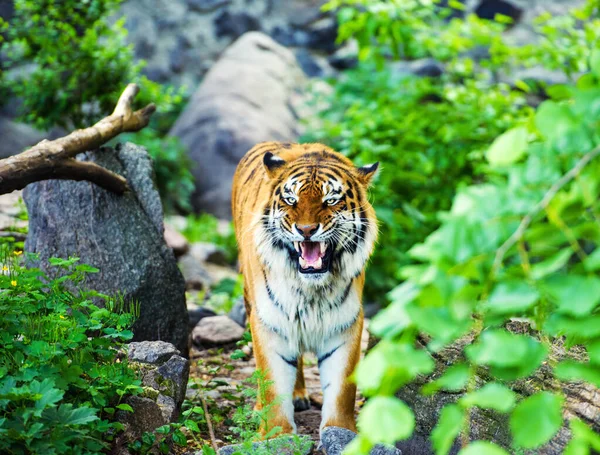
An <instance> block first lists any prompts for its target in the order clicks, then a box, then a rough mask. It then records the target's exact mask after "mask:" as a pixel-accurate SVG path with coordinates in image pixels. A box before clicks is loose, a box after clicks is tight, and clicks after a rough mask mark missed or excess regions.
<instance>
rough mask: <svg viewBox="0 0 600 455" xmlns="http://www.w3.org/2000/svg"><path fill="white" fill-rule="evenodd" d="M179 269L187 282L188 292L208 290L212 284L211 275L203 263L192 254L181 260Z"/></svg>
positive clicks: (185, 255) (182, 257) (184, 256)
mask: <svg viewBox="0 0 600 455" xmlns="http://www.w3.org/2000/svg"><path fill="white" fill-rule="evenodd" d="M179 269H180V270H181V274H182V275H183V278H184V280H185V288H186V289H188V290H190V289H197V290H200V289H207V288H209V287H210V286H211V284H212V280H211V278H210V275H209V274H208V273H207V272H206V270H205V269H204V267H203V266H202V263H201V262H200V261H198V259H196V258H195V257H194V256H192V255H191V254H190V253H187V254H184V255H183V256H181V257H180V258H179Z"/></svg>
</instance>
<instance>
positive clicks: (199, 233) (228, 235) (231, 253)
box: [182, 213, 237, 264]
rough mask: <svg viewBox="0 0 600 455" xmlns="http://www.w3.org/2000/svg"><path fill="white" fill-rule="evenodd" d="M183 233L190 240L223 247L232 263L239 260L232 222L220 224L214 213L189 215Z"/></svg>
mask: <svg viewBox="0 0 600 455" xmlns="http://www.w3.org/2000/svg"><path fill="white" fill-rule="evenodd" d="M182 233H183V235H184V236H185V237H186V238H187V239H188V240H189V241H190V242H209V243H214V244H215V245H218V246H220V247H221V248H223V249H224V250H225V252H226V254H227V259H228V261H229V262H230V263H231V264H234V263H235V261H236V260H237V241H236V240H235V233H234V232H233V227H232V225H231V223H229V224H228V225H226V226H225V225H224V224H220V223H219V220H218V219H217V218H215V217H214V216H213V215H210V214H208V213H203V214H201V215H190V216H188V217H187V220H186V225H185V228H184V229H183V231H182Z"/></svg>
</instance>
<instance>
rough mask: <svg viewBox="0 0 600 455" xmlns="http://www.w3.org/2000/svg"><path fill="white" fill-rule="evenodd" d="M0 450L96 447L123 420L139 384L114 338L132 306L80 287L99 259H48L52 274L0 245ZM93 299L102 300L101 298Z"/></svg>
mask: <svg viewBox="0 0 600 455" xmlns="http://www.w3.org/2000/svg"><path fill="white" fill-rule="evenodd" d="M0 248H1V249H0V264H1V265H0V267H1V271H0V296H1V298H0V313H1V314H2V318H1V320H0V452H2V453H28V454H40V455H41V454H73V455H75V454H81V453H98V452H101V451H102V450H105V449H106V448H107V447H108V442H110V441H111V439H112V438H113V437H114V436H115V435H116V434H117V433H118V432H119V431H120V430H121V429H122V424H121V423H119V422H115V421H113V419H112V417H113V415H114V413H115V411H116V410H117V409H124V410H127V409H128V406H127V405H126V404H124V403H121V400H122V398H123V397H124V396H125V395H130V394H136V393H139V392H141V387H140V381H139V379H138V378H137V376H136V375H135V373H134V372H133V371H131V370H130V369H129V368H128V364H127V360H126V358H122V357H121V356H120V355H119V352H118V348H119V346H120V345H121V344H122V343H123V342H125V341H128V340H129V339H131V337H132V332H131V330H130V329H129V328H130V326H131V325H132V323H133V321H134V319H135V316H136V314H137V306H136V305H129V304H126V303H125V302H124V301H123V300H122V299H119V298H116V299H113V298H109V297H107V296H104V295H101V294H98V293H96V292H93V291H85V290H82V289H80V288H79V287H78V284H79V283H81V281H82V280H83V278H84V277H85V275H86V274H88V273H95V272H97V270H96V269H94V268H92V267H89V266H87V265H84V264H78V260H77V259H76V258H72V259H69V260H63V259H51V260H50V263H51V265H52V267H54V268H56V269H57V270H60V271H61V273H59V274H58V275H60V276H58V277H57V278H49V277H48V276H46V275H44V274H43V273H42V272H41V271H40V270H39V269H35V268H27V267H23V266H22V265H21V261H20V259H21V258H22V256H23V255H22V252H21V251H20V250H12V249H10V248H9V247H8V246H7V245H2V246H0ZM94 299H99V300H102V301H103V302H104V307H103V308H101V307H99V306H97V305H95V304H94V303H93V301H94Z"/></svg>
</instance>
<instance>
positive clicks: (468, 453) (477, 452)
mask: <svg viewBox="0 0 600 455" xmlns="http://www.w3.org/2000/svg"><path fill="white" fill-rule="evenodd" d="M458 455H509V453H508V452H507V451H506V450H504V449H503V448H501V447H498V446H497V445H496V444H492V443H491V442H487V441H474V442H472V443H471V444H469V445H468V446H467V447H465V448H464V449H462V450H461V451H460V452H458Z"/></svg>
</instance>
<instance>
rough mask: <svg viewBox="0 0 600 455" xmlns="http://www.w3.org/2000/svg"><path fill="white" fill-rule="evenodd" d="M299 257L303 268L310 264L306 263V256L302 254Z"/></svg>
mask: <svg viewBox="0 0 600 455" xmlns="http://www.w3.org/2000/svg"><path fill="white" fill-rule="evenodd" d="M298 259H299V260H300V267H302V268H303V269H305V268H306V266H307V265H308V264H307V263H306V261H305V260H304V258H303V257H302V256H300V257H299V258H298Z"/></svg>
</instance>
